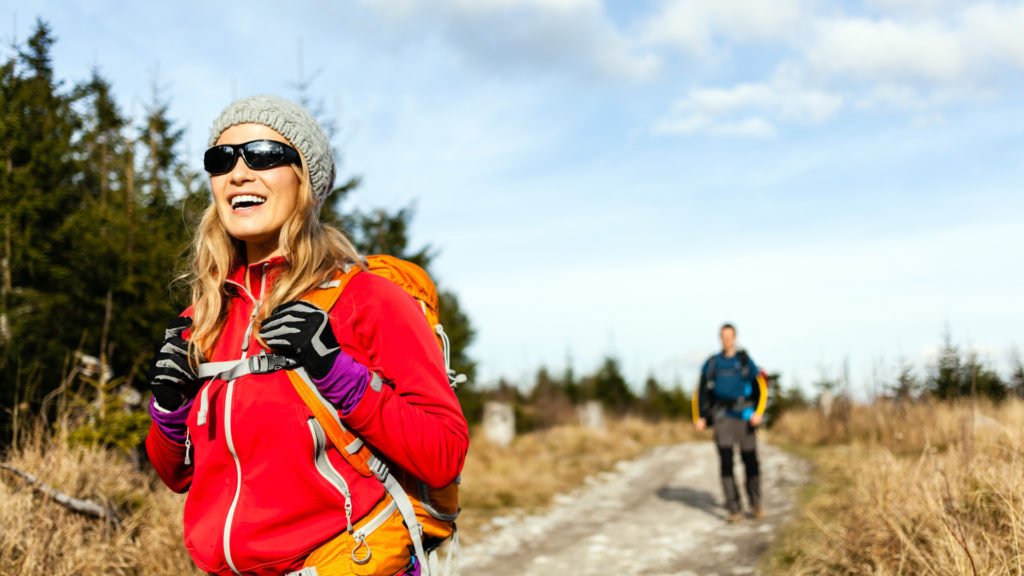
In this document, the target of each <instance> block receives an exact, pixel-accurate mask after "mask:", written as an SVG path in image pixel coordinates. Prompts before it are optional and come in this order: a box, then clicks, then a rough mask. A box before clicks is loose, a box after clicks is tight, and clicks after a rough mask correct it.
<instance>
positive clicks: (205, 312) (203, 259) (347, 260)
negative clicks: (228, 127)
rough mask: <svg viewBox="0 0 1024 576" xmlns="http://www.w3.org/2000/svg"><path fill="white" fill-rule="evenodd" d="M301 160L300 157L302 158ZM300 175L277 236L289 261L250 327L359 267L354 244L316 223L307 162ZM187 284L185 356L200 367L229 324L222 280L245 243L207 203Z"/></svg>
mask: <svg viewBox="0 0 1024 576" xmlns="http://www.w3.org/2000/svg"><path fill="white" fill-rule="evenodd" d="M300 156H301V153H300ZM293 168H294V169H295V171H296V173H297V174H298V175H299V181H300V185H299V197H298V202H297V206H296V209H295V212H294V213H293V214H292V215H291V217H289V218H288V220H286V221H285V223H284V225H283V226H282V227H281V232H280V235H279V236H278V242H279V248H280V249H281V253H282V255H283V256H284V258H285V260H286V261H287V265H286V266H285V267H284V270H283V271H282V272H280V273H279V275H278V276H277V277H276V279H275V281H274V286H273V288H272V289H271V290H270V291H269V294H261V295H260V302H259V305H260V308H259V310H258V311H257V313H256V318H255V320H254V325H255V326H259V324H260V323H261V322H262V321H263V320H264V319H265V318H266V317H267V316H268V315H269V313H270V311H271V310H273V309H274V308H276V307H278V306H280V305H281V304H284V303H285V302H290V301H292V300H296V299H298V298H299V297H301V296H302V295H303V294H305V293H306V292H308V291H309V290H310V289H311V288H313V287H314V286H316V285H318V284H320V283H322V282H324V281H326V280H329V279H330V277H331V276H332V275H333V273H334V271H335V270H336V269H338V268H340V267H343V266H345V265H346V264H354V265H356V266H360V267H362V266H363V261H362V258H361V257H360V256H359V252H358V251H357V250H356V248H355V246H353V245H352V242H351V241H350V240H349V239H348V238H347V237H346V236H345V235H344V234H343V233H342V232H341V231H340V230H338V229H337V228H334V227H332V226H327V225H324V224H323V223H322V222H320V217H319V208H320V205H319V203H318V202H317V201H316V200H315V199H314V198H313V194H312V191H311V189H310V185H309V168H308V167H307V165H306V159H305V157H303V158H302V165H301V168H300V167H298V166H294V165H293ZM190 260H191V262H190V267H189V271H188V273H187V274H185V276H184V279H187V281H188V283H189V286H190V288H191V291H192V336H191V339H190V343H189V356H190V358H191V360H192V362H193V363H195V364H196V365H198V364H199V363H200V362H202V361H203V360H204V359H205V358H204V355H205V354H208V353H210V352H212V350H213V346H214V344H215V343H216V342H217V338H219V337H220V333H221V330H222V329H223V327H224V321H225V320H226V319H227V297H228V292H227V290H226V284H225V281H226V280H227V277H228V274H230V273H231V269H232V266H238V265H239V263H241V262H245V243H244V242H242V241H240V240H238V239H237V238H232V237H231V236H230V235H229V234H228V231H227V229H226V228H225V227H224V224H223V223H222V222H221V220H220V215H219V213H218V212H217V205H216V202H214V203H211V204H210V206H209V207H208V208H207V209H206V212H205V213H204V214H203V217H202V220H201V221H200V222H199V227H198V230H197V231H196V235H195V238H194V240H193V241H192V247H191V254H190Z"/></svg>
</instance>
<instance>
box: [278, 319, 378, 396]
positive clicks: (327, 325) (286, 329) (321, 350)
mask: <svg viewBox="0 0 1024 576" xmlns="http://www.w3.org/2000/svg"><path fill="white" fill-rule="evenodd" d="M260 337H261V338H263V340H264V342H266V343H267V346H270V347H271V348H272V349H273V350H274V351H275V352H278V353H280V354H282V355H284V356H288V357H289V358H293V359H295V360H297V361H298V362H299V364H301V365H302V366H303V367H305V369H306V372H308V373H309V375H310V377H312V378H313V383H314V384H316V387H317V388H318V389H319V390H320V393H321V394H323V396H324V398H326V399H327V400H328V401H330V402H331V403H332V404H334V406H335V407H337V408H339V409H341V411H342V412H343V413H346V414H347V413H348V412H351V411H352V409H353V408H355V406H356V404H358V403H359V400H360V399H362V397H363V394H364V393H365V392H366V387H367V385H368V384H369V383H370V379H371V375H370V371H369V370H368V369H367V368H366V367H365V366H363V365H362V364H360V363H358V362H356V361H355V360H353V359H352V357H351V356H349V355H348V354H346V353H345V352H343V351H342V350H341V346H339V345H338V339H337V338H335V337H334V330H333V329H332V328H331V322H330V319H329V317H328V316H327V313H326V312H324V311H323V310H321V309H320V308H317V307H316V306H314V305H312V304H310V303H308V302H302V301H294V302H288V303H286V304H282V305H280V306H278V307H277V308H276V309H274V311H273V312H272V313H271V314H270V316H268V317H267V319H266V320H264V321H263V326H262V327H261V328H260Z"/></svg>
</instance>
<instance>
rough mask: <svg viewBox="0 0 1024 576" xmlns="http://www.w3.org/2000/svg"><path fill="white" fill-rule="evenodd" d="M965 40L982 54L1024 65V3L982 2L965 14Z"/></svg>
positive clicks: (1023, 66) (1022, 66)
mask: <svg viewBox="0 0 1024 576" xmlns="http://www.w3.org/2000/svg"><path fill="white" fill-rule="evenodd" d="M964 23H965V24H964V25H965V28H966V30H967V33H968V42H969V43H970V44H972V45H973V47H974V48H975V50H976V51H977V52H978V53H979V54H980V55H982V56H983V57H984V56H988V57H991V58H994V59H996V60H1007V61H1009V62H1010V63H1012V64H1014V65H1016V66H1018V67H1020V68H1024V5H1018V6H997V5H992V4H984V5H981V6H974V7H971V8H969V9H968V10H967V11H966V13H965V14H964Z"/></svg>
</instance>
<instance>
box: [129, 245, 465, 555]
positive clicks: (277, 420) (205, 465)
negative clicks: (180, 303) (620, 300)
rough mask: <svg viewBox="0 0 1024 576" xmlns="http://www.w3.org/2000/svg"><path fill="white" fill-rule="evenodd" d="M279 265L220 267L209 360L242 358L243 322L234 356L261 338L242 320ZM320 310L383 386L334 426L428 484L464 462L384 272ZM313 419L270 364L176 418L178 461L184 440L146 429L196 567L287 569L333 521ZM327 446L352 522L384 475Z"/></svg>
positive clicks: (436, 372)
mask: <svg viewBox="0 0 1024 576" xmlns="http://www.w3.org/2000/svg"><path fill="white" fill-rule="evenodd" d="M283 263H284V261H283V259H281V258H277V259H273V260H270V261H268V262H263V263H258V264H253V265H250V266H249V267H248V268H249V286H248V290H247V289H246V288H245V287H244V285H243V282H244V278H245V267H244V266H241V267H239V268H238V269H237V270H235V273H234V274H232V275H231V278H230V279H229V281H228V282H229V290H228V291H229V296H228V304H227V307H228V316H227V320H226V322H225V324H224V328H223V331H222V332H221V335H220V337H219V338H218V339H217V343H216V345H215V348H214V351H213V354H212V357H211V358H208V360H209V361H213V362H216V361H222V360H234V359H238V358H241V357H242V355H243V339H244V338H245V335H246V334H247V332H248V334H249V337H248V347H247V350H245V352H244V354H245V356H252V355H254V354H257V353H258V352H260V350H262V349H263V348H261V347H260V344H259V342H258V341H257V340H256V334H257V333H258V332H259V327H258V326H254V327H252V329H251V330H249V322H250V318H251V315H252V312H253V308H254V303H255V301H256V300H258V299H259V298H260V296H261V294H262V293H267V292H268V291H269V290H270V287H271V285H272V283H273V278H274V276H275V271H276V270H279V267H280V266H282V265H283ZM187 313H188V312H186V314H187ZM330 317H331V325H332V327H333V328H334V334H335V336H336V337H337V339H338V342H339V343H340V344H341V348H342V349H343V350H344V351H345V352H346V353H348V354H349V355H350V356H352V357H353V358H354V359H355V360H356V361H358V362H360V363H361V364H363V365H364V366H366V367H368V368H369V369H370V370H372V371H374V372H376V373H378V374H380V375H381V377H382V378H383V379H384V381H385V383H386V385H385V386H383V387H382V388H381V390H380V391H379V392H378V391H374V390H373V389H372V388H367V389H366V394H365V395H364V396H363V398H362V400H360V402H359V404H357V405H356V407H355V408H354V409H353V410H352V412H351V414H349V415H348V416H342V420H343V422H344V423H345V425H346V426H347V427H348V428H350V429H351V430H353V431H354V432H356V433H357V434H359V435H360V436H361V437H362V438H363V439H364V440H365V441H366V442H368V443H369V444H371V445H372V446H374V447H375V448H376V449H377V450H378V451H379V452H380V453H381V454H383V455H384V456H385V457H387V458H388V459H389V460H390V461H391V462H392V463H393V464H394V465H396V466H399V467H401V468H404V469H406V470H408V471H410V472H411V473H413V474H414V475H415V476H417V477H419V478H420V479H422V480H423V481H425V482H426V483H427V484H429V485H431V486H433V487H440V486H444V485H447V484H449V483H451V482H452V481H453V480H454V479H455V477H456V476H457V475H458V474H459V471H460V470H461V469H462V464H463V460H464V459H465V455H466V450H467V449H468V446H469V432H468V427H467V425H466V420H465V418H464V417H463V415H462V411H461V409H460V407H459V404H458V401H457V400H456V398H455V394H454V393H453V392H452V390H451V388H450V387H449V385H448V377H447V374H446V372H445V366H444V359H443V357H442V354H441V350H440V349H439V347H438V345H437V341H436V340H435V339H434V336H433V334H432V333H431V331H430V328H429V327H428V326H427V324H426V323H425V322H424V321H423V313H422V311H421V310H420V308H419V306H418V305H417V304H416V302H415V301H414V300H413V299H412V297H410V296H409V295H408V294H406V293H405V292H404V291H403V290H402V289H401V288H399V287H398V286H396V285H394V284H392V283H391V282H390V281H388V280H386V279H384V278H381V277H379V276H376V275H374V274H370V273H365V272H363V273H358V274H356V276H355V277H354V278H352V280H351V281H350V282H349V284H348V285H347V286H346V288H345V290H344V291H343V292H342V294H341V297H340V298H339V299H338V302H337V303H336V304H335V306H334V308H333V309H331V311H330ZM339 415H340V414H339ZM201 416H205V418H202V417H201ZM311 417H312V413H311V412H310V411H309V409H308V408H307V407H306V405H305V404H304V403H303V401H302V400H301V399H300V398H299V396H298V395H297V394H296V393H295V391H294V389H293V388H292V385H291V382H290V381H289V380H288V377H287V375H286V374H285V373H284V372H275V373H270V374H252V375H248V376H243V377H241V378H238V379H237V380H234V381H233V382H231V383H229V382H225V381H223V380H212V381H209V382H207V383H205V384H204V386H203V387H202V388H201V389H200V392H199V394H198V395H197V397H196V401H195V402H194V403H193V405H192V408H191V411H190V413H189V416H188V440H187V441H186V442H189V441H190V442H191V448H192V449H191V451H189V458H188V461H189V462H188V463H186V448H185V446H184V445H181V444H176V443H174V442H172V441H171V440H169V439H168V438H167V437H165V436H164V435H163V434H162V433H161V432H160V431H159V430H158V428H157V427H156V425H153V426H152V427H151V428H150V433H149V436H148V438H147V439H146V449H147V451H148V453H149V457H150V460H151V461H152V462H153V466H154V468H155V469H156V471H157V473H158V474H159V475H160V478H161V479H163V481H164V483H166V484H167V485H168V486H169V487H170V488H171V489H172V490H174V491H176V492H184V491H186V490H187V491H188V492H189V494H188V498H187V500H186V502H185V522H184V524H185V545H186V546H187V548H188V550H189V553H190V554H191V555H192V559H193V560H194V561H195V563H196V565H197V566H199V568H201V569H202V570H204V571H205V572H209V573H216V574H231V573H232V572H238V573H244V574H275V575H278V574H282V573H285V572H288V571H291V570H297V569H299V568H301V566H302V562H303V560H304V559H305V557H306V556H308V555H309V554H310V552H312V551H313V550H314V549H315V548H317V547H318V546H319V545H321V544H323V543H324V542H326V541H328V540H330V539H331V538H332V537H333V536H336V535H337V534H339V533H340V532H341V531H343V530H344V529H345V515H344V506H345V498H344V496H343V495H342V494H341V493H340V492H339V491H338V489H337V488H335V487H334V485H332V484H331V483H330V482H329V481H328V480H327V479H325V478H324V477H323V476H322V475H321V473H320V472H319V470H318V468H317V467H316V466H315V464H314V443H313V438H312V433H311V431H310V428H309V424H308V422H307V421H308V420H309V419H310V418H311ZM327 456H328V459H329V460H330V462H331V464H333V466H334V468H335V469H336V470H337V471H338V472H340V473H341V476H342V477H343V478H344V480H345V482H346V483H347V485H348V488H349V490H350V491H351V494H352V506H353V511H352V512H353V514H352V519H353V522H356V521H358V520H359V519H360V518H362V517H363V516H364V515H365V514H366V513H367V512H369V511H370V510H371V509H372V508H373V507H374V505H375V504H376V503H377V502H379V501H380V499H381V498H382V497H383V496H384V489H383V486H382V485H381V484H380V483H379V482H378V481H377V480H376V478H373V477H370V478H366V477H363V476H360V475H359V474H358V473H356V472H355V470H353V469H352V467H351V466H349V464H348V463H347V462H346V461H345V460H344V459H343V458H342V457H341V456H340V455H339V454H338V453H337V451H336V450H333V449H329V450H328V454H327Z"/></svg>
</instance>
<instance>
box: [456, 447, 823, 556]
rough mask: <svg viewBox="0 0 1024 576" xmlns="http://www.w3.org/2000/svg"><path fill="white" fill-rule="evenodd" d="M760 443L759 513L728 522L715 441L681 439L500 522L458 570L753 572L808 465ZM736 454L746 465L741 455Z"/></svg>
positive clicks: (464, 551)
mask: <svg viewBox="0 0 1024 576" xmlns="http://www.w3.org/2000/svg"><path fill="white" fill-rule="evenodd" d="M758 450H759V453H760V457H761V469H762V477H763V482H764V486H763V493H764V500H765V502H764V505H765V506H764V507H765V518H764V519H763V520H760V521H755V520H752V519H747V520H744V521H743V522H741V523H739V524H734V525H730V524H727V523H726V522H725V516H726V513H725V510H724V509H723V508H722V507H721V501H722V497H721V494H722V490H721V487H720V484H719V479H718V456H717V453H716V451H715V448H714V446H713V445H712V443H711V442H690V443H685V444H678V445H675V446H667V447H662V448H658V449H655V450H654V451H652V452H650V453H648V454H647V455H645V456H643V457H641V458H639V459H636V460H632V461H629V462H621V463H619V465H618V466H617V468H616V469H615V470H614V471H612V472H607V473H604V474H602V475H600V476H598V477H596V478H592V479H590V480H589V481H588V483H587V485H586V486H585V487H583V488H581V489H579V490H577V491H576V492H574V493H572V494H569V495H562V496H559V497H557V498H556V500H555V503H554V504H553V505H552V506H551V507H550V508H549V509H548V510H547V511H545V512H544V513H541V514H538V515H534V516H525V517H522V516H521V517H503V518H498V519H496V521H495V522H494V523H493V524H492V525H491V526H490V530H489V531H488V532H487V534H486V535H485V536H484V537H483V538H482V539H481V540H478V541H477V542H475V543H474V544H473V545H472V546H463V549H462V554H461V561H460V562H459V565H460V568H461V569H460V573H461V574H463V575H466V576H472V575H475V574H487V575H488V576H528V575H536V576H552V575H555V576H569V575H589V574H594V575H596V574H601V575H605V574H615V575H634V574H635V575H639V574H643V575H661V574H664V575H668V574H676V575H688V576H696V575H702V576H703V575H712V574H714V575H719V576H726V575H731V574H754V573H755V569H754V568H755V566H756V564H757V561H758V559H759V558H760V556H761V554H763V553H764V551H765V550H766V549H767V547H768V544H769V543H770V542H771V540H772V538H773V537H774V533H775V530H776V528H777V527H778V526H779V525H780V524H781V523H782V522H783V521H784V520H785V519H786V517H787V516H788V515H789V513H790V512H791V511H792V507H793V500H794V497H795V492H796V490H797V488H799V487H800V486H801V485H802V484H803V483H804V482H805V481H806V478H807V475H808V470H809V466H808V464H807V463H806V462H805V461H803V460H800V459H798V458H796V457H794V456H792V455H789V454H786V453H785V452H782V451H781V450H779V449H776V448H774V447H772V446H770V445H764V444H762V445H760V446H759V447H758ZM736 460H737V462H736V465H737V467H738V470H742V465H741V463H740V462H739V457H738V455H737V459H736ZM740 477H741V478H742V474H740Z"/></svg>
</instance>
